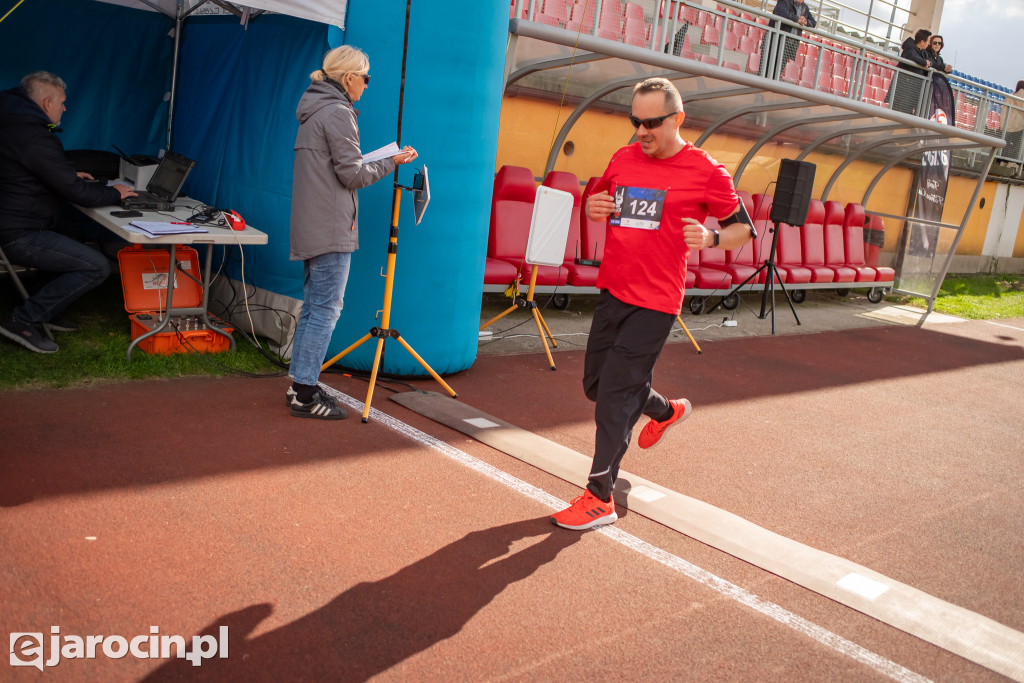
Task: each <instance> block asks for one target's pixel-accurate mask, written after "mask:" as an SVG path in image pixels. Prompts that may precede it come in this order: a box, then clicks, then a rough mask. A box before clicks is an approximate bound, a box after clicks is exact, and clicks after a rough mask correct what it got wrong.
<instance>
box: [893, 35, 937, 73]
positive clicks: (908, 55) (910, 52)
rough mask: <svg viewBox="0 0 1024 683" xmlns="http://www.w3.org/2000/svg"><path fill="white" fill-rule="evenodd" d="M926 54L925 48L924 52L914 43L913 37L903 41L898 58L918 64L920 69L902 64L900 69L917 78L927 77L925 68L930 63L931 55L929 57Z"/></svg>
mask: <svg viewBox="0 0 1024 683" xmlns="http://www.w3.org/2000/svg"><path fill="white" fill-rule="evenodd" d="M928 52H929V51H928V49H927V48H926V49H924V50H922V49H921V48H919V47H918V46H917V43H915V42H914V36H910V37H909V38H907V39H906V40H904V41H903V50H902V51H901V52H900V57H902V58H903V59H909V60H910V61H912V62H916V63H918V64H920V65H921V67H922V68H920V69H918V68H916V67H913V66H910V65H909V64H904V63H902V62H900V65H899V66H900V68H901V69H905V70H906V71H909V72H911V73H915V74H918V75H919V76H926V75H928V68H927V67H926V66H925V65H926V64H927V63H928V62H929V61H931V55H929V54H928Z"/></svg>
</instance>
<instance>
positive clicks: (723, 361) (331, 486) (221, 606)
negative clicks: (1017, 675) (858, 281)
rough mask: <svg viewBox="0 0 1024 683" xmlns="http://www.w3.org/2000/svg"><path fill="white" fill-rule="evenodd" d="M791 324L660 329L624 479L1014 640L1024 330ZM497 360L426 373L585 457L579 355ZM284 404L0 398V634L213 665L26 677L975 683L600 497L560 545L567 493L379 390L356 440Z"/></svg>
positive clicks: (101, 667)
mask: <svg viewBox="0 0 1024 683" xmlns="http://www.w3.org/2000/svg"><path fill="white" fill-rule="evenodd" d="M813 303H814V302H813V301H812V299H811V298H809V299H808V304H813ZM808 304H804V305H803V307H802V308H798V313H799V314H800V315H801V320H802V322H803V323H804V324H803V325H802V326H801V327H800V328H796V327H795V323H793V321H792V320H791V314H790V313H789V311H788V309H785V308H782V309H778V310H777V311H776V313H777V319H776V325H777V328H778V330H777V331H778V333H777V334H776V335H774V336H772V335H771V334H770V333H769V334H768V335H763V334H762V335H749V336H744V333H745V332H746V331H747V330H749V329H752V328H754V327H755V325H758V324H762V323H763V322H764V321H757V322H754V320H753V316H752V314H750V313H749V312H746V313H745V312H744V311H745V309H744V307H743V306H741V307H740V309H737V315H736V320H737V321H738V323H739V324H738V325H737V327H735V328H709V330H701V331H699V332H697V331H694V330H695V328H699V327H701V326H702V325H700V324H698V321H701V320H704V319H706V321H707V322H712V321H714V322H716V323H717V322H720V321H721V317H717V316H705V317H704V318H698V317H691V318H688V319H687V321H686V324H687V326H688V327H689V328H690V329H691V331H694V334H695V336H697V337H698V340H699V341H700V342H701V344H702V347H703V349H704V353H703V354H702V355H700V356H698V355H696V353H695V352H694V350H693V348H692V347H691V346H689V343H688V342H687V341H686V340H685V336H683V337H682V341H683V342H684V343H676V344H671V345H669V346H668V347H666V350H665V352H664V354H663V355H662V358H661V360H660V361H659V365H658V368H657V371H656V377H655V381H656V383H657V386H658V387H659V389H660V390H661V391H663V392H665V393H667V394H669V395H673V396H676V395H686V396H687V397H689V398H690V400H691V401H692V402H693V404H694V407H695V413H694V415H693V417H692V418H691V419H690V420H688V421H687V422H686V423H684V424H683V425H680V427H679V428H674V429H671V430H669V431H668V432H667V434H666V436H665V437H664V439H663V441H662V443H660V444H659V445H658V446H657V447H656V448H653V449H651V450H648V451H640V450H638V449H636V448H635V447H633V448H631V449H630V451H629V453H627V456H626V460H625V462H624V467H625V468H626V469H629V470H630V471H632V472H635V473H636V474H638V475H640V476H643V477H645V478H646V479H649V480H651V481H654V482H657V483H658V484H660V485H662V486H665V487H667V488H670V489H672V490H674V491H679V492H681V493H685V494H686V495H688V496H691V497H693V498H696V499H699V500H702V501H705V502H707V503H709V504H711V505H714V506H716V507H719V508H721V509H723V510H726V511H729V512H731V513H734V514H736V515H739V516H740V517H743V518H745V519H747V520H749V521H751V522H753V523H755V524H758V525H760V526H762V527H764V528H766V529H769V530H771V531H774V532H776V533H779V534H782V535H784V536H787V537H789V538H792V539H794V540H797V541H799V542H801V543H804V544H807V545H809V546H812V547H815V548H819V549H821V550H824V551H827V552H829V553H833V554H835V555H838V556H840V557H844V558H847V559H849V560H851V561H854V562H857V563H859V564H861V565H863V566H865V567H869V568H871V569H872V570H874V571H877V572H880V573H881V574H884V575H886V576H889V577H892V578H893V579H895V580H898V581H900V582H903V583H905V584H908V585H910V586H913V587H914V588H917V589H919V590H921V591H924V592H926V593H928V594H930V595H934V596H936V597H939V598H941V599H942V600H946V601H948V602H950V603H952V604H955V605H958V606H960V607H963V608H966V609H968V610H971V611H973V612H977V613H979V614H981V615H984V616H985V617H988V618H990V619H993V620H995V621H997V622H1000V623H1001V624H1004V625H1006V626H1008V627H1010V628H1012V629H1015V630H1017V631H1024V575H1022V573H1021V572H1020V558H1021V557H1024V501H1022V499H1021V496H1020V482H1021V481H1022V479H1024V457H1022V455H1024V449H1022V447H1021V445H1020V442H1021V439H1020V434H1021V429H1020V407H1019V406H1020V402H1021V394H1020V387H1021V386H1022V380H1024V320H1010V321H998V322H981V321H956V320H950V321H943V320H942V319H941V318H940V317H937V316H929V317H928V319H927V320H926V321H925V323H924V324H923V325H921V326H919V325H917V324H915V322H916V321H913V320H911V319H908V318H905V316H907V315H909V314H907V313H906V312H905V311H902V310H901V309H898V308H895V309H889V308H886V307H885V305H883V304H880V305H878V306H870V305H864V306H863V308H865V309H867V308H870V309H871V310H870V311H868V310H865V311H857V312H851V314H850V315H849V316H847V317H849V318H855V319H856V323H855V324H850V325H849V326H839V325H835V324H833V327H832V328H830V329H827V330H821V331H818V330H816V329H815V328H814V327H813V326H814V325H815V324H817V323H816V322H815V321H816V320H820V319H821V318H822V317H823V315H824V314H821V315H818V314H817V313H816V309H814V308H810V307H808ZM865 304H866V302H865ZM574 305H576V304H575V298H574V301H573V302H571V303H570V308H569V311H568V312H566V313H565V317H567V318H568V317H569V316H570V315H571V313H572V311H573V310H574V309H573V306H574ZM498 306H500V304H498ZM843 306H850V307H852V308H862V306H861V304H859V303H857V302H856V301H851V303H848V304H843ZM499 310H500V309H499ZM829 310H830V311H831V310H832V309H829ZM716 313H717V312H716ZM523 315H524V314H523V313H522V312H521V311H520V312H517V313H515V314H514V316H513V317H521V316H523ZM560 315H562V314H561V313H560V312H559V313H557V314H556V313H554V312H552V313H549V312H548V311H545V317H546V318H547V319H548V321H549V323H552V322H554V323H555V325H560V323H558V322H556V321H558V320H559V316H560ZM723 316H724V314H723ZM577 317H583V316H582V314H581V315H579V316H577ZM716 317H717V319H716ZM879 318H883V319H879ZM893 319H895V320H893ZM511 322H512V323H513V324H514V323H515V322H518V321H511ZM861 323H863V324H861ZM531 325H532V322H531ZM523 327H527V326H525V325H524V326H523ZM559 329H561V328H559ZM555 331H556V333H558V334H561V333H562V332H559V330H558V329H556V330H555ZM715 335H720V336H715ZM525 339H526V342H525V343H526V344H529V345H531V346H527V347H524V348H522V349H519V350H513V352H511V353H510V352H508V351H506V352H504V353H500V354H491V353H483V355H481V357H480V358H479V359H478V361H477V362H476V363H475V364H474V365H473V367H472V368H470V369H469V370H467V371H465V372H462V373H459V374H457V375H454V376H451V377H449V378H447V380H448V381H449V383H450V384H451V385H452V386H453V387H454V388H455V389H456V390H457V391H458V392H459V399H458V400H460V401H463V402H465V403H467V404H469V405H472V406H474V407H476V408H478V409H480V410H482V411H484V412H486V413H488V414H491V415H495V416H499V417H500V418H501V419H503V420H506V421H508V422H511V423H513V424H516V425H518V426H519V427H522V428H524V429H526V430H529V431H531V432H534V433H536V434H539V435H541V436H543V437H545V438H547V439H550V440H551V441H554V442H556V443H558V444H560V445H562V446H566V447H568V448H571V449H573V450H576V451H579V452H580V453H584V454H586V453H589V452H590V451H591V449H592V446H593V431H594V429H593V422H592V420H593V411H592V406H591V405H590V404H588V403H587V402H586V400H585V399H584V398H583V397H582V395H581V391H580V389H579V378H580V373H581V368H582V360H583V353H582V351H581V350H580V349H579V347H577V348H575V349H573V350H564V351H562V352H559V353H558V354H557V356H556V361H557V363H558V371H557V372H551V370H550V369H548V367H547V363H546V360H545V359H544V356H543V354H542V353H541V350H540V347H539V341H538V340H536V339H532V340H531V339H529V338H525ZM566 339H574V338H572V337H567V338H566ZM579 339H580V340H581V341H579V342H577V343H580V344H582V343H585V342H583V341H582V340H584V339H585V337H579ZM499 343H507V342H499ZM562 346H565V347H568V346H570V344H564V345H562ZM482 350H483V349H482ZM491 350H493V349H486V351H491ZM399 352H400V351H399ZM428 360H429V359H428ZM327 383H328V384H329V385H330V386H331V387H333V388H335V389H337V390H339V391H341V392H343V393H344V394H345V395H347V396H349V397H352V399H351V401H352V404H353V405H357V404H358V403H359V402H360V401H361V400H362V399H363V397H364V396H365V392H366V384H365V382H362V381H360V380H358V379H353V378H346V377H341V376H337V375H331V376H329V377H328V378H327ZM410 384H412V385H413V386H414V387H417V388H420V389H423V390H430V391H433V390H435V389H437V385H436V384H435V383H433V382H432V381H431V380H422V381H421V380H417V381H414V382H411V383H410ZM285 386H286V382H285V380H280V379H277V380H252V379H244V378H220V379H218V378H190V379H181V380H166V381H155V382H132V383H126V384H118V385H96V386H89V387H82V388H76V389H68V390H61V391H18V392H6V393H0V411H3V414H4V415H5V417H6V420H5V429H4V431H5V438H4V445H3V446H2V447H0V448H2V450H3V456H2V457H0V505H2V506H3V512H2V513H0V572H2V575H3V577H4V580H3V581H2V582H0V600H2V604H3V606H4V609H3V610H2V612H0V623H2V625H3V629H4V630H5V631H6V632H7V633H12V632H29V633H32V632H36V633H39V632H41V633H44V634H47V635H49V634H50V632H51V627H60V635H62V636H72V635H79V636H82V637H84V636H87V635H101V634H102V635H105V636H111V635H115V634H116V635H120V636H122V637H124V638H125V639H126V640H127V641H130V640H131V639H132V637H133V636H136V635H142V636H146V637H147V638H149V637H156V636H164V635H181V636H184V637H185V638H186V639H187V640H188V641H189V643H191V642H192V638H193V636H203V635H208V636H209V638H207V639H206V640H201V641H196V642H197V644H199V645H200V646H202V647H205V648H206V650H207V651H208V652H212V648H213V643H214V642H216V641H217V639H218V637H219V636H220V635H221V634H222V633H223V632H222V630H221V627H227V633H226V642H228V643H229V644H230V649H229V653H228V657H227V658H220V657H217V658H213V659H208V660H205V661H203V662H202V666H201V667H194V666H193V665H192V663H191V662H190V661H188V660H177V659H173V660H160V659H141V658H138V657H137V656H134V655H132V654H127V656H124V657H123V658H111V657H109V656H107V655H106V654H104V653H103V650H102V647H100V648H99V651H98V655H97V657H96V658H95V659H85V660H77V659H74V660H72V659H66V658H65V659H63V660H62V661H61V662H60V663H59V664H52V665H51V664H47V665H45V668H46V678H47V679H48V680H50V679H52V680H68V681H78V680H84V679H91V680H139V679H142V678H146V677H152V678H153V679H157V680H159V679H165V678H166V679H178V680H182V679H193V678H204V679H209V680H217V681H224V680H238V681H254V680H256V681H280V680H365V679H367V678H370V677H374V676H377V677H378V678H379V680H446V681H447V680H453V679H458V680H522V681H526V680H530V681H533V680H566V679H570V678H581V679H584V680H606V679H609V678H611V679H628V680H650V681H655V680H656V681H662V680H693V679H704V680H766V679H772V680H783V679H784V680H796V681H820V680H858V681H859V680H875V679H878V680H884V679H897V680H920V677H926V678H932V679H939V680H957V681H960V680H1000V679H1001V677H1000V676H999V675H998V674H996V673H994V672H992V671H991V670H989V669H986V668H983V667H980V666H978V665H976V664H973V663H971V662H969V661H967V660H966V659H963V658H961V657H958V656H956V655H953V654H950V653H949V652H947V651H945V650H943V649H941V648H939V647H936V646H934V645H930V644H928V643H926V642H924V641H922V640H920V639H918V638H916V637H914V636H910V635H907V634H905V633H903V632H901V631H899V630H897V629H894V628H892V627H889V626H886V625H884V624H882V623H880V622H878V621H876V620H874V619H872V618H870V617H867V616H864V615H863V614H861V613H859V612H857V611H856V610H853V609H850V608H848V607H844V606H842V605H839V604H838V603H835V602H833V601H831V600H829V599H826V598H823V597H821V596H819V595H818V594H816V593H814V592H812V591H809V590H807V589H804V588H801V587H799V586H797V585H795V584H793V583H790V582H788V581H786V580H784V579H781V578H779V577H777V576H775V575H773V574H771V573H768V572H766V571H764V570H761V569H759V568H757V567H756V566H754V565H751V564H747V563H746V562H742V561H740V560H737V559H735V558H733V557H732V556H730V555H728V554H725V553H723V552H721V551H718V550H715V549H713V548H711V547H709V546H706V545H703V544H702V543H699V542H697V541H694V540H692V539H690V538H688V537H686V536H684V535H682V534H680V533H678V532H675V531H672V530H670V529H668V528H667V527H664V526H661V525H659V524H656V523H654V522H652V521H650V520H648V519H646V518H644V517H643V516H641V515H638V514H635V513H630V512H629V511H628V510H626V509H624V508H623V509H620V513H621V514H622V515H623V516H622V519H620V521H619V522H617V523H616V524H615V526H614V527H612V529H611V531H609V532H608V533H595V532H588V533H582V534H580V533H576V532H569V531H565V530H562V529H557V528H555V527H553V526H551V525H550V524H549V523H548V521H547V516H548V515H549V514H550V513H551V511H552V510H553V509H554V508H556V507H557V506H559V505H561V504H562V503H561V502H560V501H567V500H569V499H570V498H572V497H573V496H574V495H577V494H578V492H579V490H578V489H577V488H576V487H575V486H572V485H570V484H568V483H566V482H565V481H563V480H561V479H559V478H557V477H554V476H552V475H550V474H548V473H546V472H544V471H542V470H540V469H537V468H535V467H532V466H530V465H527V464H524V463H522V462H520V461H518V460H515V459H513V458H510V457H509V456H507V455H504V454H503V453H501V452H498V451H496V450H493V449H491V448H489V447H487V446H484V445H483V444H480V443H478V442H476V441H474V440H472V439H470V438H468V437H466V436H464V435H462V434H460V433H457V432H455V431H453V430H450V429H448V428H446V427H442V426H440V425H438V424H437V423H434V422H432V421H430V420H428V419H426V418H423V417H422V416H420V415H418V414H416V413H413V412H411V411H409V410H407V409H405V408H403V407H401V406H399V405H397V404H396V403H394V402H392V401H389V400H387V396H388V394H389V393H391V392H392V391H394V392H399V391H406V390H408V387H407V386H406V385H403V384H401V383H398V382H392V383H390V384H387V385H382V386H381V387H380V388H378V390H377V391H376V392H375V396H374V408H375V412H374V413H373V414H372V419H371V420H370V422H369V423H368V424H362V423H360V421H359V419H358V416H355V417H353V418H350V419H349V420H346V421H343V422H340V423H325V422H319V421H313V420H297V419H293V418H291V417H290V416H289V415H288V413H287V410H286V409H285V407H284V406H283V405H282V403H283V401H282V397H283V393H284V389H285ZM377 411H379V412H377ZM350 413H356V410H350ZM154 629H155V630H156V633H154ZM139 642H140V643H142V641H139ZM147 642H148V641H147ZM142 644H143V650H142V652H143V654H146V653H147V650H145V643H142ZM22 645H24V641H22ZM117 645H118V643H117V642H116V641H115V642H114V644H113V646H112V648H113V651H114V652H115V653H116V650H117ZM30 654H31V653H26V655H25V658H30ZM51 654H52V653H51V647H50V643H49V642H47V643H46V644H45V646H44V658H45V659H47V660H49V659H50V657H51ZM41 666H42V664H41ZM32 671H34V670H33V669H28V668H23V669H16V668H13V667H12V668H7V665H6V664H0V680H23V679H26V680H27V679H28V678H35V677H37V676H38V673H36V674H35V675H33V674H32V673H31V672H32Z"/></svg>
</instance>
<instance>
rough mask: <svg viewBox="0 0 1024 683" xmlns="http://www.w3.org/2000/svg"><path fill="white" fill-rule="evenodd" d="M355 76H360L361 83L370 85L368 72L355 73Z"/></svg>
mask: <svg viewBox="0 0 1024 683" xmlns="http://www.w3.org/2000/svg"><path fill="white" fill-rule="evenodd" d="M356 76H360V77H362V79H363V85H370V74H356Z"/></svg>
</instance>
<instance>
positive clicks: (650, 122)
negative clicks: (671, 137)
mask: <svg viewBox="0 0 1024 683" xmlns="http://www.w3.org/2000/svg"><path fill="white" fill-rule="evenodd" d="M678 113H679V112H677V111H674V112H672V113H671V114H665V115H664V116H656V117H654V118H653V119H638V118H637V117H635V116H633V115H632V114H630V115H629V122H630V123H632V124H633V127H634V128H639V127H640V126H643V127H644V128H646V129H647V130H654V129H655V128H657V127H658V126H660V125H661V124H663V123H665V119H667V118H668V117H670V116H675V115H676V114H678Z"/></svg>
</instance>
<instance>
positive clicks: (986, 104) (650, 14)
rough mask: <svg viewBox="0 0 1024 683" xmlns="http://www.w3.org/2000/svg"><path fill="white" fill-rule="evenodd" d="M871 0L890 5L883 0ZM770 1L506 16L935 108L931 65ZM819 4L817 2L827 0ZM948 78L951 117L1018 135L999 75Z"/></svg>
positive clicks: (844, 92) (923, 111) (520, 7)
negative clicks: (793, 30) (923, 67)
mask: <svg viewBox="0 0 1024 683" xmlns="http://www.w3.org/2000/svg"><path fill="white" fill-rule="evenodd" d="M809 1H811V0H809ZM873 1H874V2H875V3H877V4H884V5H892V3H887V2H885V1H884V0H873ZM767 2H768V0H746V4H744V2H743V0H733V1H730V0H721V1H720V2H718V3H716V5H715V7H708V6H704V5H703V4H701V3H700V2H699V0H636V2H632V1H630V2H627V1H626V0H514V3H513V4H512V5H511V9H510V16H512V17H515V16H520V17H521V18H524V19H527V20H531V21H537V22H539V23H543V24H548V25H552V26H558V27H561V28H565V29H568V30H571V31H581V32H583V33H587V34H590V35H593V36H596V37H598V38H604V39H607V40H614V41H617V42H622V43H626V44H630V45H635V46H638V47H645V48H647V49H651V50H655V51H658V52H663V53H668V54H674V55H676V56H679V57H683V58H686V59H693V60H697V61H700V62H703V63H707V64H714V65H716V66H720V67H723V68H727V69H732V70H736V71H742V72H745V73H750V74H756V75H759V76H762V77H765V78H772V79H778V80H782V81H786V82H789V83H794V84H797V85H801V86H804V87H807V88H810V89H812V90H817V91H819V92H827V93H831V94H834V95H836V96H838V97H843V98H849V99H853V100H858V101H861V102H867V103H870V104H874V105H877V106H880V107H885V108H890V109H892V110H894V111H900V112H904V113H908V114H915V115H919V116H924V117H929V116H931V114H932V111H933V105H932V92H933V77H932V74H933V73H934V72H933V71H929V72H928V73H927V74H926V75H920V74H919V73H916V72H915V71H910V70H908V68H914V69H915V70H919V68H920V67H919V65H917V64H914V63H913V62H910V61H907V60H903V59H900V58H899V57H898V56H897V55H896V54H893V52H892V51H891V49H886V48H885V47H882V46H878V45H874V44H871V43H869V42H867V41H866V40H861V41H859V42H852V41H851V40H849V39H847V38H846V37H844V36H839V35H835V34H829V33H827V32H825V31H821V30H817V29H810V28H807V27H803V26H800V27H797V25H796V24H793V23H792V22H789V21H788V20H786V19H783V18H781V17H778V16H774V15H772V14H770V13H768V12H766V11H764V10H763V8H765V7H766V6H767ZM814 4H817V6H818V7H819V9H820V8H821V7H822V6H823V4H824V0H817V2H816V3H814ZM832 4H833V5H836V4H837V3H832ZM757 5H760V6H761V8H762V9H758V7H757ZM812 7H813V4H812ZM843 7H845V6H843ZM769 22H774V23H775V27H774V28H772V27H770V26H769V25H768V24H769ZM783 26H790V27H797V28H800V30H801V32H802V35H801V36H796V35H794V34H790V33H786V32H784V31H783V30H782V27H783ZM893 26H895V24H893ZM901 66H902V67H906V68H901ZM947 80H948V82H949V84H950V86H951V90H952V92H953V98H954V103H955V105H954V111H955V115H953V116H950V112H947V116H948V117H949V119H950V120H949V123H950V125H955V126H956V127H957V128H960V129H962V130H972V131H975V132H978V133H982V134H985V135H989V136H990V137H996V138H1003V139H1007V140H1008V141H1009V142H1013V141H1014V140H1015V139H1016V136H1014V135H1009V136H1008V131H1007V127H1006V119H1008V118H1009V119H1012V118H1013V117H1011V116H1008V114H1010V113H1012V112H1017V113H1018V114H1019V113H1021V107H1022V106H1024V103H1022V102H1020V101H1016V102H1014V101H1009V102H1007V101H1006V93H1005V92H1004V91H1001V90H1000V89H998V86H995V85H993V84H984V83H980V82H976V81H971V80H969V79H968V78H967V77H964V76H958V75H957V74H956V73H954V74H949V75H947ZM1014 99H1016V98H1014ZM1012 132H1013V131H1010V133H1012ZM1020 147H1021V145H1020V144H1019V143H1018V144H1016V145H1012V144H1008V145H1007V147H1006V148H1004V149H1003V150H1002V153H1001V154H999V155H998V156H999V158H1000V159H1004V160H1009V161H1014V162H1016V163H1021V161H1022V151H1021V149H1020Z"/></svg>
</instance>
